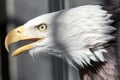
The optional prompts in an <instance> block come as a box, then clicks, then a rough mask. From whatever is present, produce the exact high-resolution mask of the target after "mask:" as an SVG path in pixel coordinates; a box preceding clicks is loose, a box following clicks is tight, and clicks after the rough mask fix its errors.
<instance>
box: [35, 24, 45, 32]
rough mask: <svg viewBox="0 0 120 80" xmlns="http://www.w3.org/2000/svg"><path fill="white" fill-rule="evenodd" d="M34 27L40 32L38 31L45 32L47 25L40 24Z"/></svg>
mask: <svg viewBox="0 0 120 80" xmlns="http://www.w3.org/2000/svg"><path fill="white" fill-rule="evenodd" d="M36 27H37V29H38V30H40V31H45V30H46V29H47V25H46V24H44V23H42V24H40V25H38V26H36Z"/></svg>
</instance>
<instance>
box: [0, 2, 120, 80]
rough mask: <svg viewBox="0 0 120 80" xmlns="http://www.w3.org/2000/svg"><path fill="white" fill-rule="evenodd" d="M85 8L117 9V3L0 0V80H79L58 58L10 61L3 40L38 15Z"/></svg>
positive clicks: (20, 57)
mask: <svg viewBox="0 0 120 80" xmlns="http://www.w3.org/2000/svg"><path fill="white" fill-rule="evenodd" d="M86 4H115V5H120V0H0V28H1V29H0V41H1V42H0V50H1V52H0V54H1V56H0V80H79V75H78V72H77V71H76V70H75V69H73V68H72V67H71V66H69V65H67V64H66V62H64V61H63V60H61V59H59V58H56V57H51V56H41V58H39V59H38V60H39V61H35V60H34V59H33V58H32V57H31V56H30V55H29V54H23V55H19V56H18V57H11V54H8V53H7V51H6V50H5V47H4V39H5V36H6V34H7V33H8V32H9V31H10V30H11V29H13V28H15V27H17V26H20V25H22V24H24V23H25V22H27V21H28V20H30V19H32V18H34V17H37V16H39V15H41V14H45V13H48V12H53V11H59V10H62V9H67V8H72V7H76V6H81V5H86ZM118 53H119V51H118Z"/></svg>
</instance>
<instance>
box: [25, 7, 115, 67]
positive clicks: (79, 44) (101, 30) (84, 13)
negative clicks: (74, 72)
mask: <svg viewBox="0 0 120 80" xmlns="http://www.w3.org/2000/svg"><path fill="white" fill-rule="evenodd" d="M111 16H112V15H111V14H109V13H107V11H105V10H102V6H99V5H85V6H80V7H76V8H72V9H69V10H62V11H58V12H53V13H49V14H45V15H41V16H39V17H37V18H35V19H32V20H30V21H28V22H27V23H26V24H25V25H24V26H25V29H26V30H28V31H29V32H27V31H26V33H25V34H26V35H32V36H33V35H34V36H41V35H42V36H44V37H45V40H43V41H42V42H40V43H36V44H35V45H34V46H36V47H35V48H34V49H31V50H30V51H29V52H30V54H31V55H36V54H41V53H48V54H54V55H58V54H61V55H62V56H64V57H65V58H66V59H67V61H68V62H69V63H70V64H72V65H73V66H74V64H73V61H74V62H75V63H77V64H78V65H80V66H83V64H86V65H87V64H90V60H93V61H97V60H98V59H99V60H100V61H104V60H105V59H104V57H103V55H102V53H103V52H106V50H105V49H104V46H103V45H104V44H106V43H108V41H110V40H111V39H113V38H114V37H113V36H111V35H109V33H111V32H112V31H114V30H115V28H113V27H112V26H110V24H111V23H112V22H113V21H112V20H110V17H111ZM41 23H45V24H46V25H47V26H48V29H47V30H46V31H45V32H39V31H37V30H35V28H34V27H35V26H36V25H39V24H41ZM33 32H34V33H33ZM96 47H97V48H98V50H97V51H95V52H94V53H95V54H94V53H93V52H91V51H90V49H91V48H96ZM101 47H102V48H101ZM95 55H96V56H95Z"/></svg>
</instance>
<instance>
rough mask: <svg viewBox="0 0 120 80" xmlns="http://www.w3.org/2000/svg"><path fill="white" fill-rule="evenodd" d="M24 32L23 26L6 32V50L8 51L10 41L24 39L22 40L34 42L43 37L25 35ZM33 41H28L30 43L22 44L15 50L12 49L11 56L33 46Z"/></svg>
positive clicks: (14, 41)
mask: <svg viewBox="0 0 120 80" xmlns="http://www.w3.org/2000/svg"><path fill="white" fill-rule="evenodd" d="M24 32H25V29H24V26H20V27H18V28H16V29H14V30H12V31H11V32H9V33H8V35H7V36H6V39H5V47H6V49H7V51H8V52H9V49H8V46H9V45H10V44H12V43H16V42H19V41H24V40H32V41H33V42H34V43H35V42H37V41H41V40H43V37H39V38H36V37H32V36H26V35H24ZM34 43H30V44H27V45H24V46H22V47H20V48H18V49H16V50H15V51H13V54H12V56H16V55H19V54H21V53H23V52H25V51H27V50H29V49H31V48H33V44H34Z"/></svg>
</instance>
